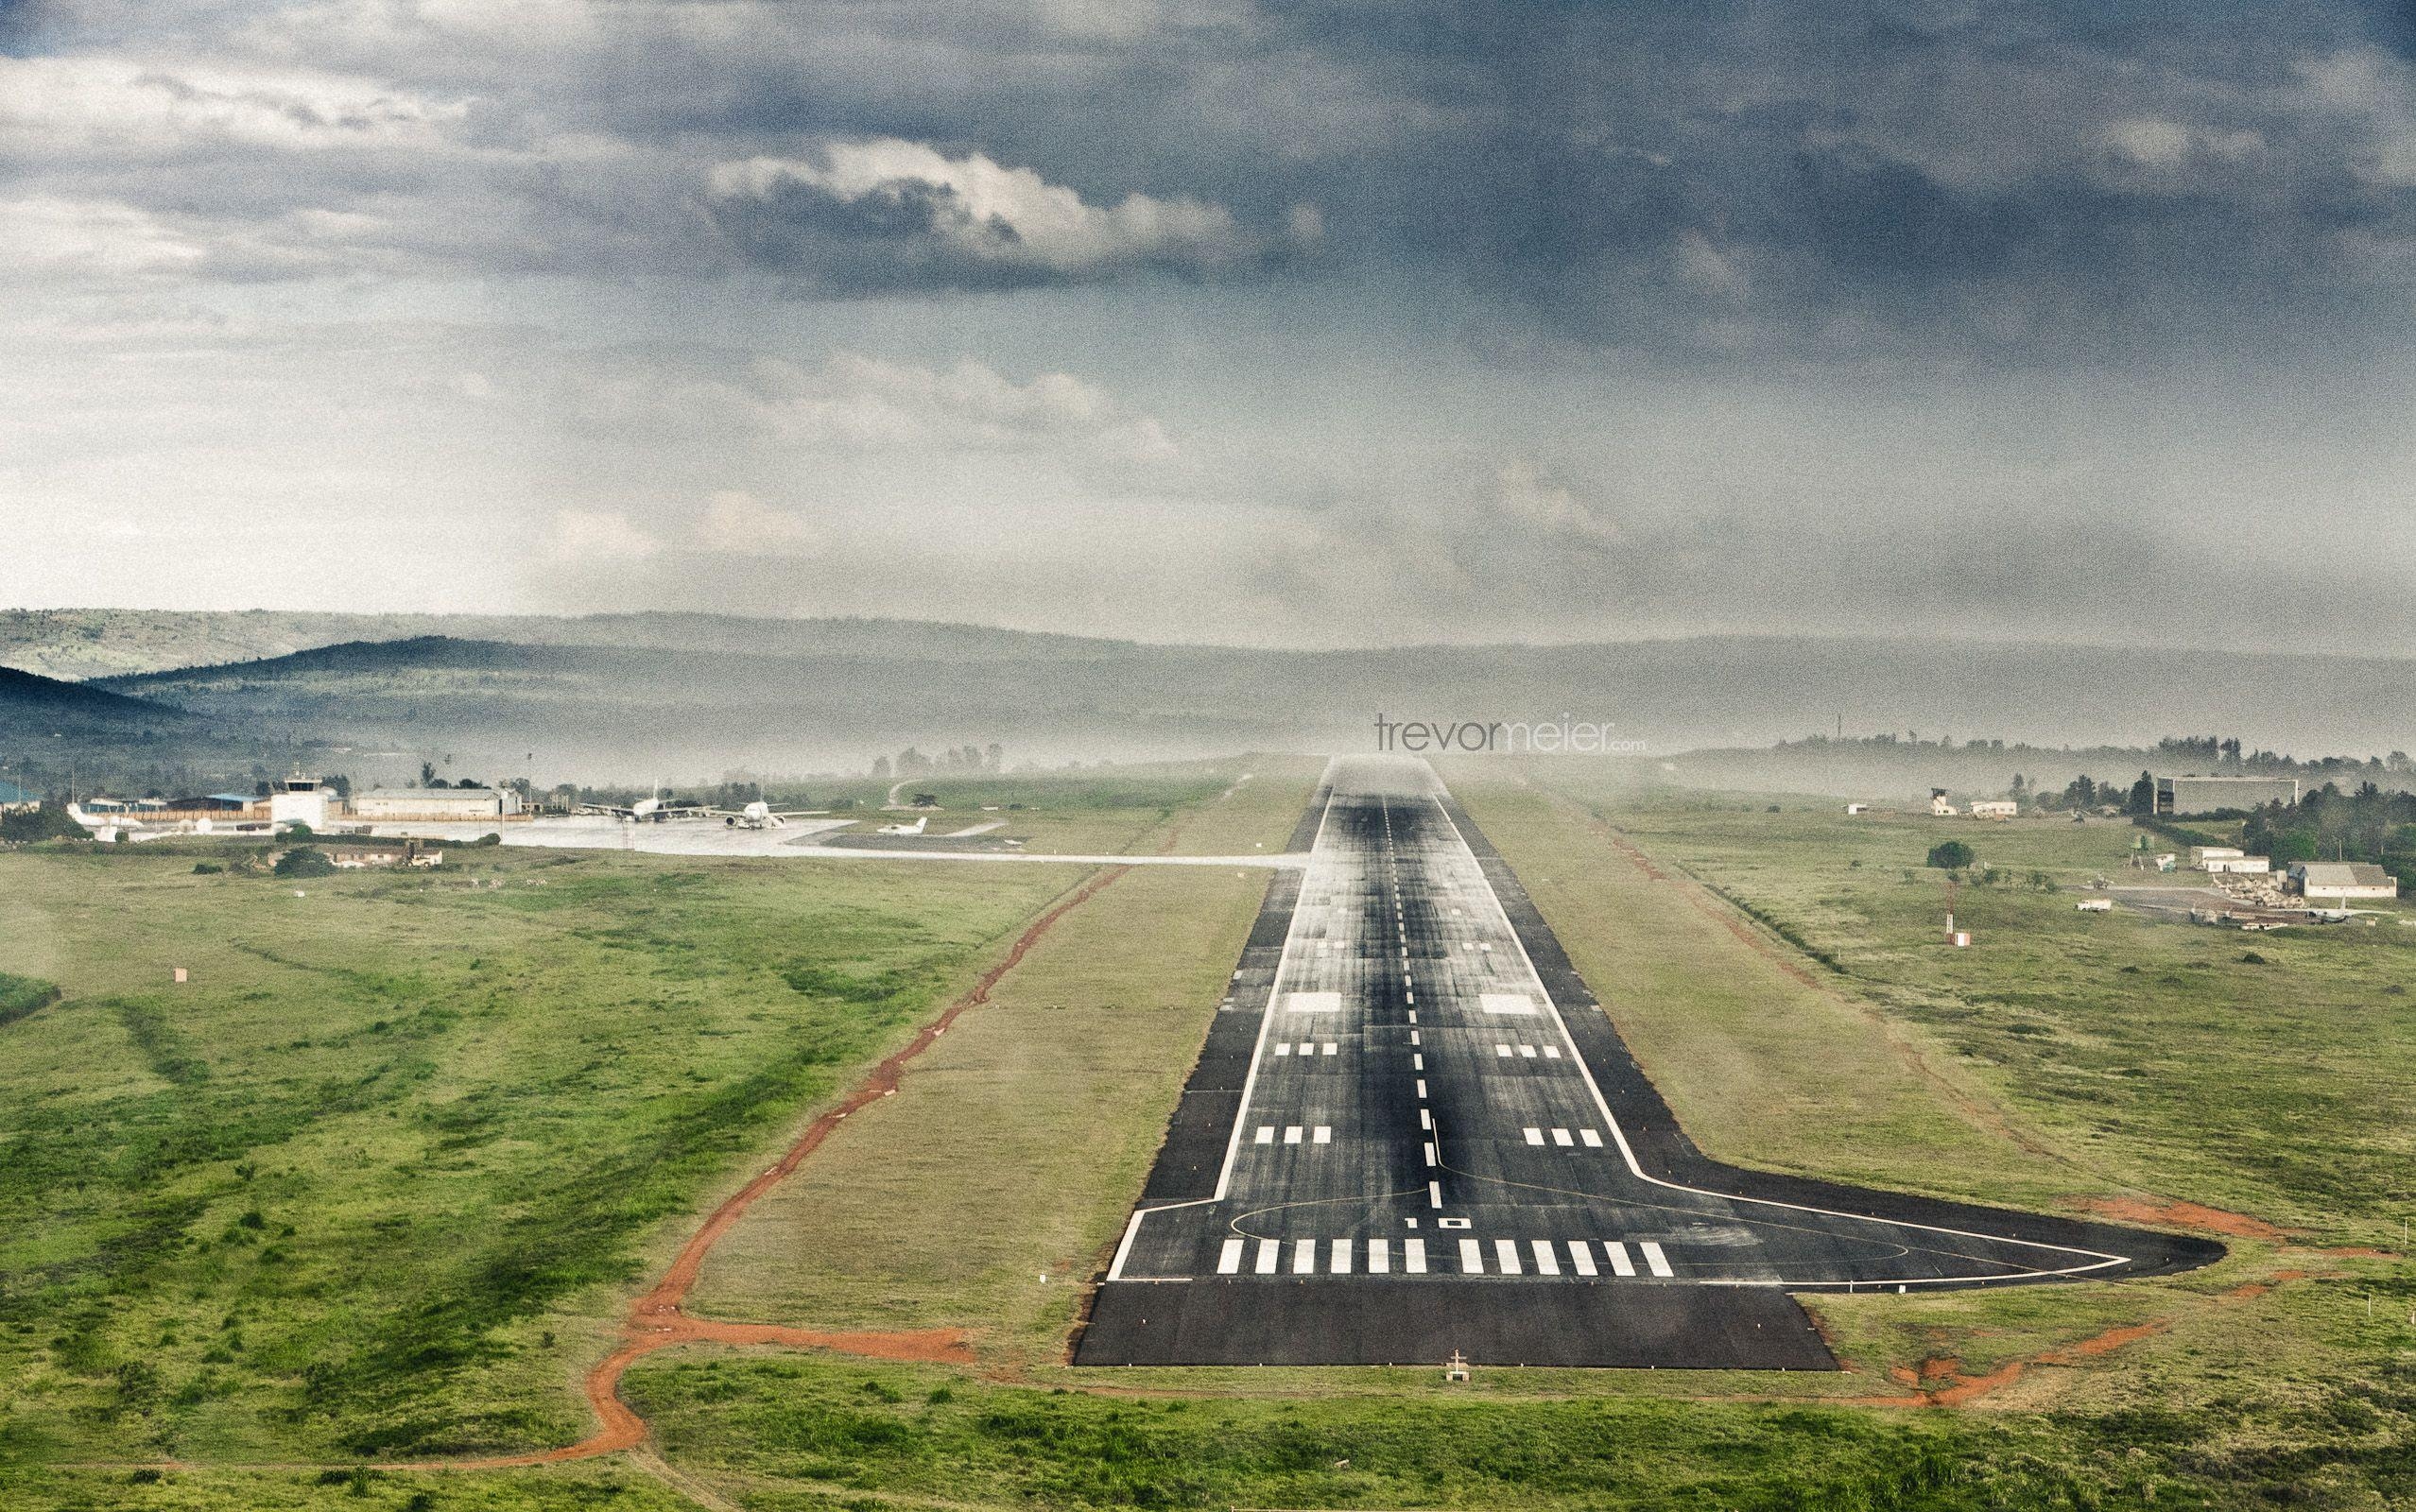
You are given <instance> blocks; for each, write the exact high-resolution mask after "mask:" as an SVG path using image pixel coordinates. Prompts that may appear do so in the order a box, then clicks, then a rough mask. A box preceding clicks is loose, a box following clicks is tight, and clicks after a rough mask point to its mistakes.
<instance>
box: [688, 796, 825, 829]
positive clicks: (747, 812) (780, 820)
mask: <svg viewBox="0 0 2416 1512" xmlns="http://www.w3.org/2000/svg"><path fill="white" fill-rule="evenodd" d="M705 812H706V813H707V814H711V815H715V816H718V817H719V818H720V820H721V822H722V823H724V824H726V825H728V826H730V827H731V828H732V829H733V830H780V829H785V828H787V825H788V821H789V820H791V819H802V818H803V817H805V816H807V815H809V814H827V813H829V812H830V810H828V809H775V808H773V807H772V806H771V805H770V804H768V803H767V802H765V801H764V800H763V799H756V800H755V801H754V802H752V803H750V804H748V805H747V806H746V807H745V808H743V809H707V810H705Z"/></svg>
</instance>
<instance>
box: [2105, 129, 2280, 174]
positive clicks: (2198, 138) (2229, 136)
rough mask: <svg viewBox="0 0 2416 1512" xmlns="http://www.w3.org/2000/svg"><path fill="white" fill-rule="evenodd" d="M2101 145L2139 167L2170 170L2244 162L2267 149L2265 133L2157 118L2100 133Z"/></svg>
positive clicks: (2117, 156)
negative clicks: (2202, 163)
mask: <svg viewBox="0 0 2416 1512" xmlns="http://www.w3.org/2000/svg"><path fill="white" fill-rule="evenodd" d="M2097 140H2098V142H2099V144H2100V145H2101V146H2104V148H2105V149H2106V150H2107V151H2108V152H2110V153H2112V154H2113V155H2114V156H2115V157H2116V158H2119V159H2121V160H2122V161H2124V162H2126V163H2131V165H2133V166H2135V167H2141V168H2149V169H2155V170H2158V171H2170V170H2172V169H2175V168H2181V167H2184V166H2186V165H2187V164H2189V163H2191V162H2193V161H2200V160H2203V161H2212V162H2217V163H2240V162H2244V161H2246V160H2247V159H2249V158H2251V157H2253V156H2255V155H2256V154H2257V153H2258V152H2260V151H2262V150H2264V147H2265V136H2264V134H2263V133H2262V132H2259V131H2252V130H2249V129H2239V130H2230V131H2226V130H2217V129H2210V128H2206V127H2200V126H2191V125H2188V124H2186V123H2183V122H2181V121H2168V120H2163V119H2159V118H2157V117H2154V116H2130V117H2126V118H2125V119H2123V120H2119V121H2115V122H2113V123H2112V124H2110V125H2108V126H2107V127H2106V128H2105V129H2104V130H2102V131H2100V132H2099V133H2098V138H2097Z"/></svg>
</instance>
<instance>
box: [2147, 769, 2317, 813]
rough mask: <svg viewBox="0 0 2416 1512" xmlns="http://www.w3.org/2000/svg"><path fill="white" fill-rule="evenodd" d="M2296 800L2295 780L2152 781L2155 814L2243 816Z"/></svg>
mask: <svg viewBox="0 0 2416 1512" xmlns="http://www.w3.org/2000/svg"><path fill="white" fill-rule="evenodd" d="M2298 801H2299V780H2298V779H2297V778H2295V777H2160V778H2158V779H2156V812H2157V813H2159V814H2170V815H2174V816H2183V815H2189V814H2226V813H2241V814H2245V813H2247V812H2248V811H2249V810H2251V809H2261V808H2263V807H2265V805H2267V804H2268V803H2282V804H2295V803H2297V802H2298Z"/></svg>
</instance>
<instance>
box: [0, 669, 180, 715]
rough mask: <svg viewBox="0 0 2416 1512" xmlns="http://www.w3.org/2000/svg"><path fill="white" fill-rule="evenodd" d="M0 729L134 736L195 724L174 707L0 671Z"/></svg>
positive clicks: (84, 685) (25, 674)
mask: <svg viewBox="0 0 2416 1512" xmlns="http://www.w3.org/2000/svg"><path fill="white" fill-rule="evenodd" d="M0 723H9V724H20V725H24V726H26V727H28V728H30V727H31V726H34V725H47V726H49V727H51V728H59V727H60V726H67V725H72V726H75V727H78V728H84V729H90V728H96V727H122V728H125V729H129V730H133V729H142V728H145V727H153V728H164V727H173V726H181V725H190V724H191V723H193V719H192V716H191V714H190V713H187V712H186V711H184V710H182V709H179V708H177V707H176V706H174V705H173V704H164V703H155V702H153V701H151V700H149V699H147V698H138V697H132V696H128V695H127V694H123V693H115V692H112V691H110V690H108V689H105V688H96V687H93V686H91V685H90V684H87V683H81V682H66V681H61V680H60V679H57V678H44V677H39V676H37V675H35V674H33V673H31V672H20V671H18V670H17V669H16V668H14V667H0Z"/></svg>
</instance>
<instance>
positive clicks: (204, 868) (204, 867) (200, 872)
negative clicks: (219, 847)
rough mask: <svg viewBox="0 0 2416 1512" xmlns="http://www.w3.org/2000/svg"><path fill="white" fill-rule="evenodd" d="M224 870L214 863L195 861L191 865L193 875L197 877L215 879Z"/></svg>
mask: <svg viewBox="0 0 2416 1512" xmlns="http://www.w3.org/2000/svg"><path fill="white" fill-rule="evenodd" d="M226 869H227V868H224V867H222V866H220V865H218V864H217V863H216V862H215V861H196V862H195V863H193V874H194V875H195V876H197V877H215V876H216V875H217V874H218V873H220V872H222V871H224V870H226Z"/></svg>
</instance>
